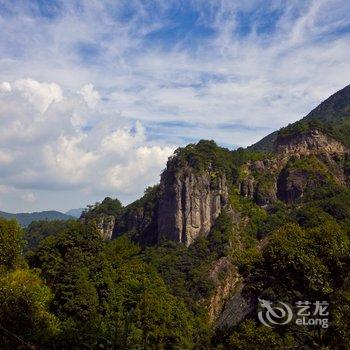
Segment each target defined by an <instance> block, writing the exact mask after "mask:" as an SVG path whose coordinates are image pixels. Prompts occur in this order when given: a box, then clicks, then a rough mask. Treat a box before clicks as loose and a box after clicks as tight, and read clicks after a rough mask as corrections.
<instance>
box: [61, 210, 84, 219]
mask: <svg viewBox="0 0 350 350" xmlns="http://www.w3.org/2000/svg"><path fill="white" fill-rule="evenodd" d="M83 211H84V208H78V209H70V210H68V211H66V212H65V214H66V215H69V216H74V217H75V218H80V216H81V213H82V212H83Z"/></svg>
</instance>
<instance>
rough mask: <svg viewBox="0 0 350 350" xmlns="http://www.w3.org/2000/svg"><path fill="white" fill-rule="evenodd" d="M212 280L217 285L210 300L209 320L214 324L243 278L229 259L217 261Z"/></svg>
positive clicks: (211, 272)
mask: <svg viewBox="0 0 350 350" xmlns="http://www.w3.org/2000/svg"><path fill="white" fill-rule="evenodd" d="M210 278H211V280H212V281H213V283H214V285H215V290H214V293H213V295H212V296H211V297H210V300H209V305H208V315H209V320H210V321H211V322H212V323H214V322H215V321H216V320H217V319H218V317H219V315H220V313H221V312H222V310H223V308H224V305H225V302H226V300H228V299H229V297H231V296H232V295H233V293H234V292H235V290H236V288H237V287H238V286H239V284H240V283H241V280H242V278H241V276H240V274H239V273H238V269H237V267H236V266H234V265H233V264H232V263H231V262H230V260H229V258H227V257H222V258H220V259H219V260H218V261H216V263H215V265H214V266H213V268H212V270H211V271H210Z"/></svg>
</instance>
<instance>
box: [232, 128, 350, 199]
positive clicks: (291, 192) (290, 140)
mask: <svg viewBox="0 0 350 350" xmlns="http://www.w3.org/2000/svg"><path fill="white" fill-rule="evenodd" d="M274 148H275V151H276V153H275V156H273V157H271V158H269V159H265V160H263V161H262V160H257V161H249V162H247V164H246V165H245V168H244V174H245V176H244V177H243V178H241V179H240V181H239V184H238V186H239V188H238V189H239V193H240V194H241V195H242V196H243V197H248V198H252V199H253V200H255V202H256V203H257V204H258V205H261V206H268V205H269V204H272V203H274V202H275V201H276V200H277V199H280V200H282V201H284V202H286V203H294V202H295V201H296V200H298V199H299V198H300V197H302V196H303V195H304V192H305V190H306V189H315V188H317V187H319V186H322V185H324V184H325V183H326V182H327V177H326V176H325V175H324V174H322V173H317V172H316V173H315V174H313V175H312V176H310V174H309V173H308V172H307V171H305V170H303V169H289V168H288V164H290V163H289V161H290V160H292V159H303V158H308V157H316V159H318V161H319V162H320V165H321V166H322V167H324V169H325V172H327V173H328V174H329V175H330V176H331V177H332V178H333V179H334V181H335V182H336V183H338V184H340V185H343V186H349V183H350V181H349V176H348V175H347V174H346V172H345V162H346V159H347V158H348V157H349V150H348V149H347V148H346V147H345V146H344V145H343V144H342V143H340V142H339V141H337V140H335V139H333V138H331V137H330V136H328V135H326V134H323V133H322V132H321V131H318V130H309V131H308V132H306V133H303V134H297V135H287V136H278V138H277V139H276V142H275V145H274Z"/></svg>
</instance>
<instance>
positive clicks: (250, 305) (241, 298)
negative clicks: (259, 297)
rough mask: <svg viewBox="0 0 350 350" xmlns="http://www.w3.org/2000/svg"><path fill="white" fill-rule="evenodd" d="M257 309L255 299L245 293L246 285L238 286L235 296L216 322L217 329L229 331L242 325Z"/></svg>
mask: <svg viewBox="0 0 350 350" xmlns="http://www.w3.org/2000/svg"><path fill="white" fill-rule="evenodd" d="M255 308H256V301H255V298H254V297H253V296H252V295H250V294H247V293H245V292H244V285H243V284H242V283H241V284H239V285H238V286H237V289H236V292H235V294H234V295H233V296H232V297H231V298H230V299H229V300H227V301H226V303H225V305H224V308H223V310H222V312H221V313H220V315H219V317H218V318H217V320H216V323H215V325H216V328H223V329H227V328H230V327H232V326H235V325H237V324H239V323H241V322H242V321H243V320H244V319H245V318H246V317H247V316H248V315H249V314H251V313H252V312H253V311H254V310H255Z"/></svg>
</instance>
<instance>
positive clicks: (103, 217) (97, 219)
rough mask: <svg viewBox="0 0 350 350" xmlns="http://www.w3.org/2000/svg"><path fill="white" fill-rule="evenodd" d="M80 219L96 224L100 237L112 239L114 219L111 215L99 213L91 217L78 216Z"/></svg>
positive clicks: (86, 222)
mask: <svg viewBox="0 0 350 350" xmlns="http://www.w3.org/2000/svg"><path fill="white" fill-rule="evenodd" d="M80 221H81V222H82V223H85V224H94V225H96V227H97V229H98V231H99V233H100V235H101V237H102V238H103V239H105V240H110V239H112V236H113V233H114V229H115V225H116V219H115V217H114V216H113V215H107V214H103V213H99V214H97V215H96V216H94V217H93V218H92V217H84V216H82V217H81V218H80Z"/></svg>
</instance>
